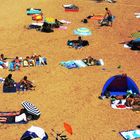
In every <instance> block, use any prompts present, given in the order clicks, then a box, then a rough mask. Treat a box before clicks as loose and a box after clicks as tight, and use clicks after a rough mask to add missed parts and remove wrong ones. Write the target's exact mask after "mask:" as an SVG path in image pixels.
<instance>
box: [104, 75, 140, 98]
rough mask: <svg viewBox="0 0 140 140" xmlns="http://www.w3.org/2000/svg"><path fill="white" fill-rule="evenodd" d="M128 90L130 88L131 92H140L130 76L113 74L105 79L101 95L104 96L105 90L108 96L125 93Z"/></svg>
mask: <svg viewBox="0 0 140 140" xmlns="http://www.w3.org/2000/svg"><path fill="white" fill-rule="evenodd" d="M128 90H131V91H132V93H136V94H139V93H140V92H139V89H138V87H137V85H136V83H135V82H134V81H133V80H132V79H131V78H130V77H128V76H127V75H115V76H112V77H111V78H109V79H108V80H107V81H106V83H105V85H104V87H103V89H102V93H101V96H105V95H106V93H107V92H109V94H110V96H119V95H126V94H127V91H128Z"/></svg>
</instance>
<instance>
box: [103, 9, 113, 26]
mask: <svg viewBox="0 0 140 140" xmlns="http://www.w3.org/2000/svg"><path fill="white" fill-rule="evenodd" d="M105 10H106V13H105V15H104V19H105V18H107V20H108V22H109V23H110V26H111V27H112V22H113V18H112V13H111V11H110V10H109V9H108V8H105Z"/></svg>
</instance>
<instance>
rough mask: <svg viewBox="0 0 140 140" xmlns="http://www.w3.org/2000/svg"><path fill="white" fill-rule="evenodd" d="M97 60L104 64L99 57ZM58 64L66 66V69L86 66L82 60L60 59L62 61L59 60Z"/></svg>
mask: <svg viewBox="0 0 140 140" xmlns="http://www.w3.org/2000/svg"><path fill="white" fill-rule="evenodd" d="M99 62H100V65H104V62H103V60H102V59H99ZM60 65H61V66H64V67H66V68H68V69H72V68H82V67H87V66H88V65H87V64H85V63H84V62H83V61H82V60H70V61H62V62H60Z"/></svg>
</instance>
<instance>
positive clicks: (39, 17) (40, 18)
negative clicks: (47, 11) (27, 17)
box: [32, 14, 43, 21]
mask: <svg viewBox="0 0 140 140" xmlns="http://www.w3.org/2000/svg"><path fill="white" fill-rule="evenodd" d="M32 20H36V21H40V20H43V16H42V15H40V14H34V15H32Z"/></svg>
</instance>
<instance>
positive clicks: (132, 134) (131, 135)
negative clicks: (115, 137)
mask: <svg viewBox="0 0 140 140" xmlns="http://www.w3.org/2000/svg"><path fill="white" fill-rule="evenodd" d="M120 135H121V136H122V137H123V138H124V139H125V140H134V139H138V138H140V130H128V131H122V132H120Z"/></svg>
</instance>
